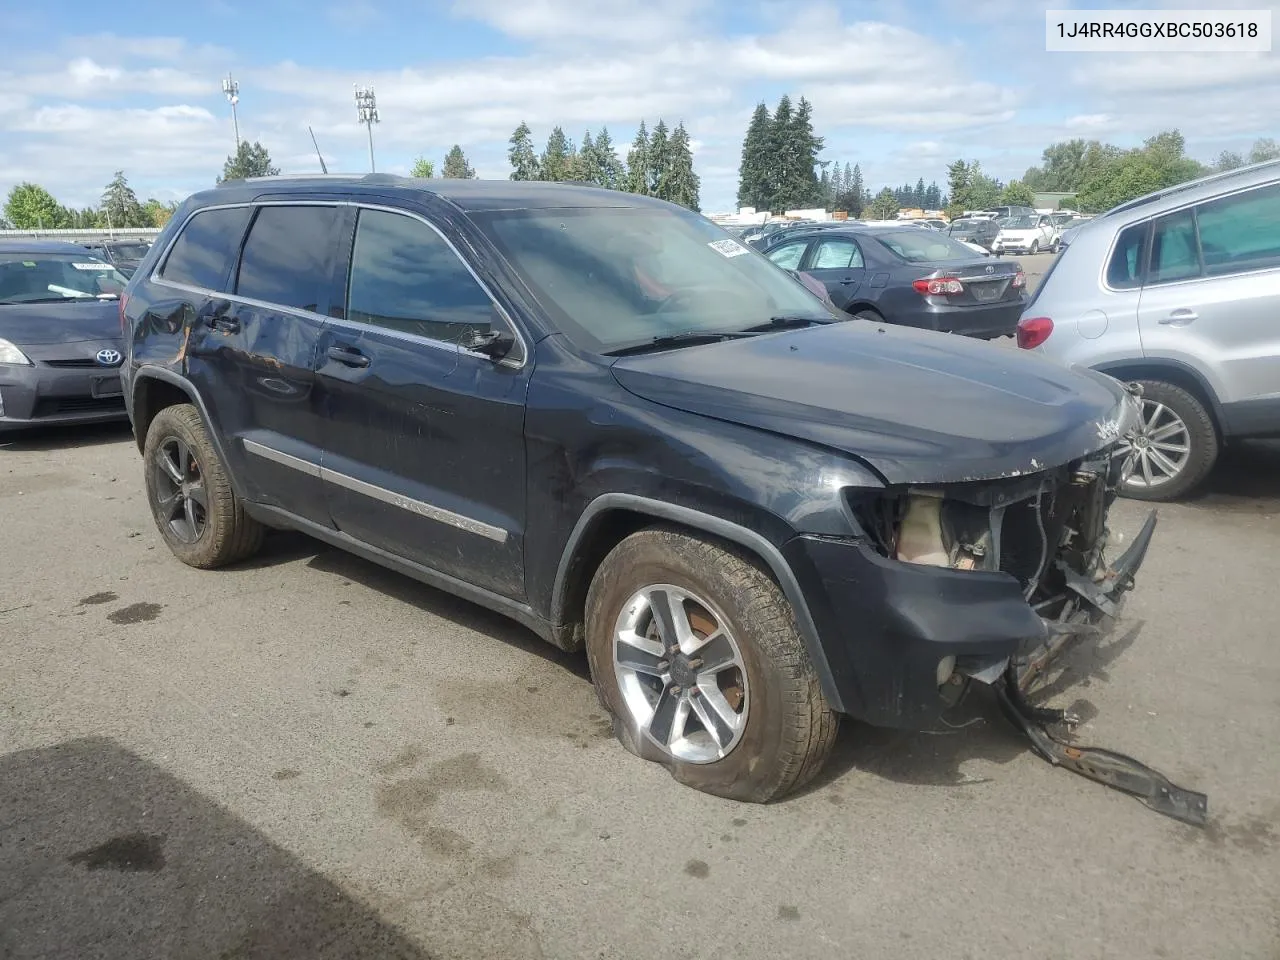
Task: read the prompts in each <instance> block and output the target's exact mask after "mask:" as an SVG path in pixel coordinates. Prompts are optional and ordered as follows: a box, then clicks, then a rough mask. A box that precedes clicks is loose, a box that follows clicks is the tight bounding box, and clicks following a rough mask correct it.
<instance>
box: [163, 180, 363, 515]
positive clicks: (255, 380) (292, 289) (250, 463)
mask: <svg viewBox="0 0 1280 960" xmlns="http://www.w3.org/2000/svg"><path fill="white" fill-rule="evenodd" d="M340 209H341V208H339V207H338V206H336V205H329V206H322V205H289V204H281V205H264V206H261V207H260V208H258V210H257V212H256V214H255V216H254V218H253V222H252V224H251V225H250V227H249V233H248V236H247V237H246V239H245V241H244V245H243V248H242V252H241V255H240V259H239V264H238V267H237V268H236V270H235V271H234V272H233V274H232V276H231V278H230V283H229V293H228V295H226V296H223V297H218V296H214V297H212V298H210V299H209V300H207V301H206V302H205V304H204V305H203V307H202V308H201V309H200V310H199V312H198V313H197V315H196V320H195V332H194V333H193V336H192V340H191V344H190V347H189V350H188V358H187V363H188V367H189V368H190V369H191V371H192V379H198V380H203V381H204V382H205V383H206V384H208V386H206V387H204V388H203V390H202V392H203V393H204V395H205V396H206V397H212V398H213V400H212V404H211V405H212V407H213V413H214V416H215V418H216V419H217V420H218V421H219V429H220V431H221V432H222V435H223V436H224V437H225V438H226V441H227V445H228V446H229V447H231V448H232V449H233V450H234V453H233V454H232V455H233V456H235V457H237V460H238V463H237V466H238V467H240V469H238V470H237V475H238V476H239V477H240V478H241V480H242V482H243V486H244V488H245V495H246V497H247V498H248V499H249V500H253V501H256V502H259V503H264V504H267V505H268V506H275V507H279V508H281V509H284V510H287V511H289V512H290V513H294V514H297V515H298V516H301V517H304V518H306V519H308V520H311V521H313V522H316V523H321V524H324V525H326V526H329V525H330V523H329V508H328V503H327V501H326V499H325V494H324V487H323V485H322V484H321V481H320V456H321V450H322V447H321V443H322V431H323V426H322V422H321V417H322V410H321V407H320V404H319V401H318V398H317V396H316V392H315V365H316V348H317V343H318V341H319V337H320V332H321V330H322V329H323V328H324V324H325V318H324V311H325V310H326V309H327V306H328V304H327V300H328V295H329V288H330V285H331V284H330V279H329V278H330V276H331V269H332V262H333V255H334V251H335V250H336V248H337V245H338V231H337V227H338V220H339V211H340Z"/></svg>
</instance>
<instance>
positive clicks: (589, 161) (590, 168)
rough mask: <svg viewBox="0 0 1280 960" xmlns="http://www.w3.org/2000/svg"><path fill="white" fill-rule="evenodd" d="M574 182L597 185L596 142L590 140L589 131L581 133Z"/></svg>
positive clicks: (597, 161)
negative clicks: (580, 144)
mask: <svg viewBox="0 0 1280 960" xmlns="http://www.w3.org/2000/svg"><path fill="white" fill-rule="evenodd" d="M574 173H575V176H574V177H573V179H574V180H580V181H582V182H583V183H591V184H596V185H599V183H600V180H599V177H600V161H599V159H598V158H597V157H596V142H595V140H593V139H592V138H591V131H590V130H584V131H583V132H582V146H580V147H578V156H577V163H576V164H575V170H574Z"/></svg>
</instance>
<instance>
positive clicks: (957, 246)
mask: <svg viewBox="0 0 1280 960" xmlns="http://www.w3.org/2000/svg"><path fill="white" fill-rule="evenodd" d="M875 238H876V239H877V240H879V241H880V242H881V243H883V244H884V245H885V246H886V247H888V248H889V249H890V250H892V251H893V252H894V253H896V254H897V255H898V256H900V257H901V258H902V259H903V260H906V261H907V262H909V263H933V262H934V261H937V260H972V259H973V251H972V250H970V249H969V248H968V247H966V246H965V245H964V244H963V243H960V242H959V241H958V240H952V239H951V238H950V237H946V236H943V235H942V234H938V233H934V232H933V231H929V232H927V233H926V232H925V231H924V230H895V231H893V232H892V233H877V234H875Z"/></svg>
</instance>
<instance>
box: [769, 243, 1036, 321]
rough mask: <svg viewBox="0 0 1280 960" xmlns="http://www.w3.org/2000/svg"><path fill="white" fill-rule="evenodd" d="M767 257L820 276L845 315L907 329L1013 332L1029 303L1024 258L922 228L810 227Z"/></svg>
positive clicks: (770, 249)
mask: <svg viewBox="0 0 1280 960" xmlns="http://www.w3.org/2000/svg"><path fill="white" fill-rule="evenodd" d="M765 256H766V257H768V258H769V259H770V260H772V261H773V262H774V263H776V264H777V265H778V266H780V267H782V268H784V269H787V270H791V271H794V272H796V273H801V274H808V275H809V276H811V277H813V278H814V279H816V280H819V281H821V282H822V285H823V286H824V287H825V288H826V290H827V293H828V294H829V295H830V297H831V300H832V302H833V303H834V304H835V306H836V307H838V308H839V309H841V310H843V311H845V312H846V313H849V314H851V315H853V316H856V317H863V318H865V319H869V320H877V321H884V322H887V323H898V324H902V325H903V326H908V327H922V328H924V329H926V330H940V331H943V332H947V333H960V334H965V335H966V336H971V337H981V338H988V339H989V338H992V337H1004V336H1012V335H1013V334H1014V332H1015V331H1016V329H1017V325H1018V317H1019V316H1020V315H1021V313H1022V310H1023V308H1024V307H1025V306H1026V303H1027V298H1026V287H1027V278H1026V275H1025V274H1024V273H1023V272H1022V266H1021V264H1019V263H1018V261H1016V260H991V259H989V258H987V257H983V256H980V255H978V254H976V253H974V251H973V250H971V249H970V248H969V247H966V246H965V245H964V244H962V243H959V242H957V241H955V240H953V239H951V238H950V237H948V236H946V235H944V234H941V233H939V232H937V231H936V230H922V229H921V228H920V227H915V226H902V227H871V226H867V227H846V228H844V229H826V230H813V231H805V232H802V233H797V234H793V235H792V236H790V237H788V238H787V239H786V240H784V241H782V242H781V243H779V244H777V245H776V246H773V247H770V248H769V250H768V251H767V252H766V253H765Z"/></svg>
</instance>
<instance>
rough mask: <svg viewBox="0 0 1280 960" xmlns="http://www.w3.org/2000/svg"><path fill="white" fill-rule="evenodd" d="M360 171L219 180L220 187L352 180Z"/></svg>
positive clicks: (276, 174) (281, 174)
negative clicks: (240, 184) (281, 181)
mask: <svg viewBox="0 0 1280 960" xmlns="http://www.w3.org/2000/svg"><path fill="white" fill-rule="evenodd" d="M359 176H360V174H358V173H274V174H270V175H269V176H265V177H232V178H230V179H227V180H219V181H218V183H217V185H218V186H219V187H226V186H230V185H232V184H237V183H266V182H271V181H277V180H351V179H353V178H356V177H359Z"/></svg>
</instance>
